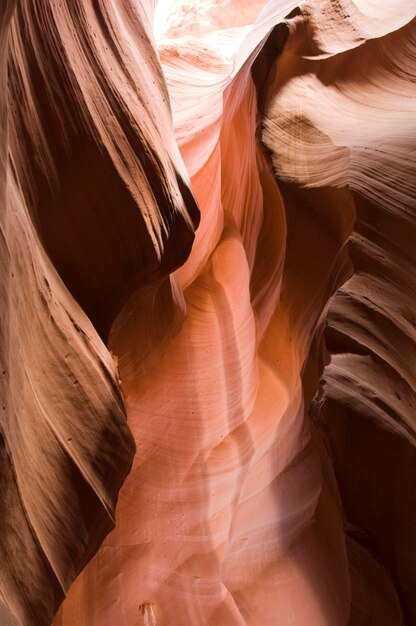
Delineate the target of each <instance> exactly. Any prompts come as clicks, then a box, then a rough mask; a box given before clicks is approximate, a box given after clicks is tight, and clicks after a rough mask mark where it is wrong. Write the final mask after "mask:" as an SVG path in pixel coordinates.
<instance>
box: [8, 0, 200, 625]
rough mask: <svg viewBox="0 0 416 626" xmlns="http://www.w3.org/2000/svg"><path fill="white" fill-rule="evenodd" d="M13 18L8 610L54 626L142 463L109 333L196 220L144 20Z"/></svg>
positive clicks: (64, 13)
mask: <svg viewBox="0 0 416 626" xmlns="http://www.w3.org/2000/svg"><path fill="white" fill-rule="evenodd" d="M0 17H1V49H0V51H1V75H0V78H1V84H2V94H4V93H5V91H6V88H7V97H6V98H2V103H1V106H2V108H1V116H0V119H1V128H0V130H1V138H0V140H1V156H0V166H1V170H0V194H1V204H0V207H1V213H0V233H1V238H0V266H1V269H2V271H1V276H0V310H1V328H0V359H1V365H0V388H1V398H2V406H1V420H0V476H1V481H0V503H1V505H0V506H1V538H0V553H1V559H0V560H1V574H0V610H1V612H2V614H1V615H2V617H1V619H2V620H3V617H4V620H6V623H9V622H10V623H15V621H13V618H12V617H11V614H13V615H14V616H15V618H16V619H17V620H18V623H19V624H25V625H34V624H36V625H43V624H45V625H47V624H50V623H51V621H52V619H53V616H54V614H55V612H56V610H57V609H58V606H59V604H60V603H61V602H62V599H63V597H64V595H65V593H66V592H67V590H68V588H69V586H70V584H71V583H72V581H73V580H74V578H75V577H76V576H77V574H78V573H79V572H80V570H81V569H82V568H83V567H84V566H85V564H86V563H87V562H88V561H89V560H90V559H91V557H92V556H93V554H94V553H95V552H96V551H97V549H98V547H99V545H100V544H101V542H102V539H103V538H104V537H105V535H106V534H107V533H108V532H109V531H110V530H111V529H112V528H113V527H114V514H115V504H116V500H117V494H118V490H119V488H120V486H121V483H122V481H123V480H124V478H125V476H126V474H127V473H128V471H129V469H130V467H131V463H132V459H133V455H134V449H135V446H134V440H133V438H132V435H131V432H130V431H129V429H128V427H127V423H126V417H125V410H124V406H123V402H122V399H121V394H120V390H119V386H118V381H117V372H116V369H115V366H114V363H113V360H112V358H111V355H110V353H109V352H108V350H107V349H106V347H105V346H104V344H103V343H102V341H101V339H100V337H99V335H98V334H97V331H99V332H100V334H102V336H104V337H105V335H106V333H108V328H109V325H111V322H112V318H113V317H114V315H115V314H116V312H117V308H119V307H120V306H121V303H122V301H123V299H126V298H128V296H129V295H130V294H131V292H132V290H133V289H136V288H137V287H138V286H141V285H145V284H146V283H148V282H149V281H152V280H154V279H155V276H164V275H165V274H166V272H168V271H169V270H172V269H173V268H174V267H175V266H176V265H177V264H179V263H180V262H181V260H182V259H183V258H184V257H185V256H186V255H187V253H188V252H189V248H190V245H191V242H192V239H193V229H194V225H193V221H192V220H193V219H195V221H196V220H197V209H196V205H195V202H194V200H193V197H192V195H191V192H190V191H189V188H188V187H187V185H186V173H185V171H184V167H183V164H182V162H181V160H180V157H179V153H178V149H177V147H176V143H175V140H174V136H173V132H172V127H171V123H170V117H169V109H168V106H167V103H166V100H167V96H166V93H165V87H164V83H163V80H162V78H161V72H160V66H159V64H158V62H157V59H156V56H155V53H154V51H153V48H152V46H151V44H150V42H149V39H148V37H147V35H146V28H147V26H145V25H146V24H148V19H147V15H146V14H145V13H144V11H142V12H141V14H139V13H138V12H137V11H135V10H134V9H133V6H131V7H129V6H128V5H127V3H126V2H123V3H120V6H119V11H117V7H116V5H115V4H113V7H112V10H111V18H110V16H109V12H108V11H107V10H106V9H105V7H104V6H100V5H99V4H98V3H96V4H94V3H93V4H91V3H90V2H73V1H72V0H71V1H69V2H68V3H62V2H49V1H45V2H43V1H39V2H25V1H23V2H18V3H17V4H16V6H15V3H14V2H9V1H7V2H5V3H2V5H1V10H0ZM127 17H128V18H129V19H128V24H129V30H128V31H126V30H125V24H126V22H127ZM128 36H129V37H130V41H131V48H129V47H126V39H125V38H126V37H128ZM121 41H123V45H122V49H119V48H118V47H117V43H119V42H121ZM133 45H135V46H136V47H135V48H133ZM110 46H111V50H110ZM133 53H134V54H133ZM140 59H146V63H145V64H144V63H141V62H140ZM152 63H153V65H152ZM143 67H144V70H143ZM7 73H8V82H6V77H7ZM110 77H111V78H110ZM138 84H140V89H141V91H140V90H138ZM140 94H141V97H140ZM144 94H146V95H144ZM152 95H153V97H154V99H155V101H156V105H155V107H153V108H152V111H151V110H150V106H149V100H148V99H149V98H150V97H151V96H152ZM133 96H134V97H133ZM146 98H147V100H146ZM138 120H139V121H140V127H139V125H138ZM160 133H163V144H162V141H161V135H160ZM175 231H176V235H177V236H176V237H175V238H174V239H171V238H170V234H171V233H174V232H175ZM168 235H169V236H168ZM79 304H81V305H82V307H83V308H84V311H86V312H87V313H88V314H89V316H90V317H91V319H92V321H93V323H94V325H95V327H94V326H93V325H92V324H91V321H90V320H89V319H88V317H87V316H86V315H85V312H84V311H83V310H82V309H81V308H80V306H79ZM6 607H7V608H6ZM3 613H4V616H3ZM6 616H7V617H6ZM2 623H3V622H2Z"/></svg>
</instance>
